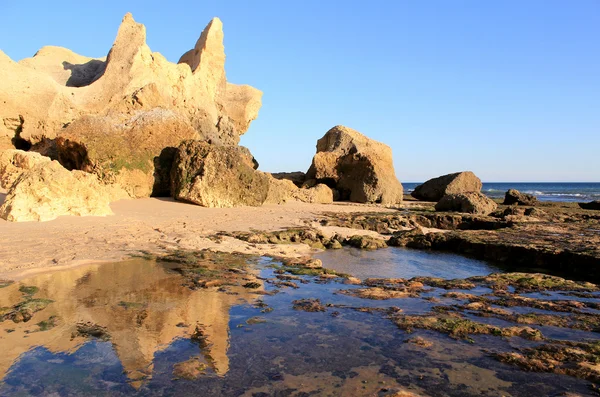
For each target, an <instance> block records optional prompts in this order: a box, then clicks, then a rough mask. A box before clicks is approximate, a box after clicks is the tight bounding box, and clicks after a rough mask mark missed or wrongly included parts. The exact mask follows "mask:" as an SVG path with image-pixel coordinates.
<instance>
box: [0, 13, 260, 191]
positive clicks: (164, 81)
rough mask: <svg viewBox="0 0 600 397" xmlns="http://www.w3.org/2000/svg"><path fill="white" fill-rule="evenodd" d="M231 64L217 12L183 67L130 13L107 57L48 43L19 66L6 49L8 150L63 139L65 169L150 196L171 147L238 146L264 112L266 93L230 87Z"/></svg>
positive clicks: (0, 134)
mask: <svg viewBox="0 0 600 397" xmlns="http://www.w3.org/2000/svg"><path fill="white" fill-rule="evenodd" d="M224 64H225V53H224V47H223V30H222V24H221V21H220V20H219V19H217V18H215V19H213V20H212V21H211V22H210V23H209V25H208V26H207V27H206V29H205V30H204V31H203V32H202V35H201V36H200V39H199V40H198V42H197V43H196V45H195V47H194V49H193V50H190V52H188V53H187V54H186V55H184V56H183V57H182V59H181V60H180V63H179V64H174V63H170V62H168V61H167V60H166V59H165V58H164V57H163V56H162V55H161V54H159V53H153V52H151V51H150V48H149V47H148V46H147V45H146V31H145V27H144V26H143V25H141V24H138V23H136V22H135V21H134V20H133V17H132V16H131V15H130V14H127V15H126V16H125V18H124V19H123V22H122V24H121V26H120V28H119V31H118V34H117V37H116V40H115V42H114V44H113V47H112V48H111V50H110V52H109V53H108V56H107V57H106V59H91V58H86V57H82V56H80V55H77V54H75V53H73V52H71V51H69V50H67V49H64V48H59V47H44V48H42V49H41V50H40V51H39V52H38V53H37V54H36V55H35V56H34V57H33V58H29V59H24V60H22V61H20V62H18V63H17V62H13V61H12V60H11V59H10V58H8V57H7V56H6V55H5V54H3V53H2V52H0V101H2V103H3V106H2V107H0V150H2V149H6V148H9V147H10V148H14V147H17V148H23V149H29V148H33V150H36V149H38V148H43V149H47V148H48V147H51V146H52V145H48V142H49V141H50V142H51V141H53V140H55V139H56V144H57V146H58V153H59V155H58V159H59V161H61V163H63V164H64V165H65V166H66V167H67V168H69V169H81V170H85V171H88V172H93V173H95V174H96V175H97V176H98V177H99V178H100V180H101V181H102V182H106V183H113V182H117V183H119V184H121V185H122V186H123V187H124V188H125V189H126V190H127V191H128V193H129V194H130V195H131V196H133V197H143V196H148V195H150V194H151V192H152V191H153V185H154V180H153V175H154V171H155V170H154V161H155V159H156V158H157V157H159V156H160V154H161V152H162V150H163V149H164V148H165V147H168V146H171V147H175V146H178V145H179V143H181V142H182V141H183V140H186V139H206V140H208V141H210V142H212V143H215V144H237V143H238V142H239V137H240V135H242V134H243V133H245V132H246V130H247V129H248V127H249V124H250V122H251V121H252V120H254V119H255V118H256V116H257V114H258V110H259V108H260V106H261V96H262V93H261V92H260V91H258V90H256V89H254V88H252V87H249V86H237V85H234V84H230V83H228V82H227V81H226V76H225V69H224ZM57 138H58V139H57Z"/></svg>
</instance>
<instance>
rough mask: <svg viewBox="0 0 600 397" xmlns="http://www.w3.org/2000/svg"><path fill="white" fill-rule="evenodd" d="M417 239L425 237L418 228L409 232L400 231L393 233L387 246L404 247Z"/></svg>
mask: <svg viewBox="0 0 600 397" xmlns="http://www.w3.org/2000/svg"><path fill="white" fill-rule="evenodd" d="M419 237H423V238H424V237H425V233H424V232H423V229H421V228H420V227H416V228H414V229H411V230H402V231H399V232H396V233H394V235H393V236H392V237H390V239H389V240H388V242H387V244H388V245H389V246H390V247H406V246H407V245H408V244H409V243H411V242H413V241H415V240H417V239H418V238H419Z"/></svg>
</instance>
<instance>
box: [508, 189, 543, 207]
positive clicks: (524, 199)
mask: <svg viewBox="0 0 600 397" xmlns="http://www.w3.org/2000/svg"><path fill="white" fill-rule="evenodd" d="M536 203H537V197H535V196H534V195H533V194H527V193H521V192H519V191H518V190H516V189H509V190H508V191H507V192H506V194H505V195H504V203H502V204H504V205H513V204H516V205H535V204H536Z"/></svg>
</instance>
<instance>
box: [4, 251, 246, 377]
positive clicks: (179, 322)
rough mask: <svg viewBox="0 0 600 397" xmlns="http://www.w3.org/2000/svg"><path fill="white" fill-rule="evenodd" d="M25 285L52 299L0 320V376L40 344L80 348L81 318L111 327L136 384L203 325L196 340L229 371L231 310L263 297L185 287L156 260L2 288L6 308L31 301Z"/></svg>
mask: <svg viewBox="0 0 600 397" xmlns="http://www.w3.org/2000/svg"><path fill="white" fill-rule="evenodd" d="M24 285H27V286H31V287H36V288H37V289H38V292H36V293H35V295H34V297H35V298H36V299H39V298H48V299H51V300H52V301H53V302H52V303H51V304H49V305H48V306H47V307H46V308H45V309H43V310H41V311H39V312H37V313H35V314H34V315H33V317H32V318H31V319H30V320H29V321H27V322H18V323H15V322H13V321H9V320H6V321H4V322H1V323H0V345H1V346H2V354H1V355H0V379H2V378H4V377H5V375H6V373H7V371H8V370H9V368H10V367H11V365H12V364H13V363H14V362H15V360H16V359H17V358H18V357H19V356H20V355H21V354H23V353H24V352H26V351H28V350H30V349H32V348H33V347H36V346H43V347H44V348H45V349H47V350H48V351H49V352H52V353H67V354H72V353H73V352H75V351H76V350H78V349H79V348H80V347H81V345H82V344H83V343H84V342H86V340H87V339H86V338H84V337H82V336H81V328H82V324H85V326H87V327H88V328H89V327H93V326H96V325H97V326H99V327H103V328H104V329H105V333H106V334H107V335H108V336H109V337H110V339H109V340H110V343H111V344H112V347H113V349H114V351H115V353H116V355H117V357H118V359H119V361H120V362H121V364H122V366H123V370H124V371H125V374H126V376H127V377H128V379H129V380H130V382H131V384H132V385H133V386H134V387H139V386H140V385H141V384H142V382H143V381H144V380H146V379H149V378H150V377H151V374H152V372H153V360H154V357H155V355H156V353H157V352H158V351H160V350H162V349H164V348H166V347H167V346H169V345H170V344H171V343H172V342H173V341H174V340H176V339H177V338H181V337H187V338H189V337H190V336H192V335H193V334H194V333H195V332H196V333H197V331H200V332H201V335H200V338H197V340H199V341H201V342H202V343H198V344H199V345H200V347H201V348H202V349H203V354H204V355H205V356H206V357H207V358H208V359H207V360H206V361H207V362H208V363H209V365H208V366H209V369H210V370H211V371H214V373H216V374H218V375H224V374H225V373H227V371H228V370H229V359H228V357H227V349H228V348H229V310H230V308H231V306H233V305H235V304H240V303H244V302H249V301H252V300H253V299H254V298H255V297H256V296H257V295H256V294H255V293H253V292H249V290H247V289H245V288H242V287H229V289H228V292H227V293H224V292H217V291H216V290H214V289H212V290H210V289H201V290H190V289H189V288H185V287H183V286H182V278H181V276H180V275H178V274H176V273H173V272H169V271H167V270H166V269H165V268H164V267H162V266H160V265H158V264H156V263H155V262H153V261H147V260H133V261H129V262H123V263H114V264H104V265H94V266H87V267H81V268H76V269H72V270H68V271H61V272H56V273H52V274H44V275H39V276H36V277H33V278H30V279H28V280H26V281H25V282H23V283H15V284H13V285H10V286H8V287H5V288H3V289H1V290H0V307H10V306H13V305H16V304H18V303H19V302H22V301H24V300H25V299H26V298H27V295H26V294H24V293H23V292H22V291H23V286H24ZM20 289H21V291H20ZM39 324H42V325H41V326H40V325H39ZM78 324H79V327H78ZM53 325H54V326H53ZM85 326H83V328H84V331H85ZM46 328H47V329H46ZM88 331H89V330H88Z"/></svg>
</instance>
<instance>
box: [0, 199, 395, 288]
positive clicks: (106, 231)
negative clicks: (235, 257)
mask: <svg viewBox="0 0 600 397" xmlns="http://www.w3.org/2000/svg"><path fill="white" fill-rule="evenodd" d="M0 194H1V196H0V202H1V201H2V200H3V199H4V197H3V196H4V194H5V192H0ZM111 209H112V210H113V212H114V215H112V216H106V217H73V216H63V217H59V218H58V219H55V220H53V221H49V222H23V223H12V222H7V221H5V220H0V241H2V244H1V245H0V278H9V279H19V278H22V277H24V276H26V275H29V274H32V273H36V272H40V271H46V270H52V269H54V270H57V269H61V268H65V267H70V266H76V265H81V264H86V263H93V262H109V261H119V260H123V259H126V258H128V257H130V256H132V255H136V254H139V253H140V252H141V251H148V252H160V251H162V250H165V249H203V248H212V249H215V250H218V251H223V252H232V251H235V252H245V253H252V254H272V255H282V256H299V255H306V254H308V253H310V252H312V250H311V249H310V248H309V247H308V246H306V245H303V244H298V245H293V246H292V245H289V246H282V245H270V244H261V245H260V246H259V247H257V246H256V244H254V245H253V244H248V243H246V242H243V241H241V240H238V239H234V238H228V237H224V238H223V239H221V241H219V242H217V241H215V239H210V238H209V237H210V236H214V235H215V234H216V233H218V232H234V231H250V230H252V229H255V230H265V231H270V230H277V229H282V228H286V227H294V226H300V225H305V224H306V222H307V221H308V222H310V221H312V220H315V219H317V218H318V217H319V215H321V214H324V213H328V212H338V213H351V212H365V211H366V210H368V211H369V212H391V211H394V210H389V209H386V208H382V207H377V206H365V205H360V204H347V203H336V204H306V203H288V204H285V205H265V206H262V207H237V208H204V207H200V206H196V205H189V204H185V203H181V202H176V201H174V200H172V199H166V198H147V199H137V200H121V201H118V202H115V203H112V204H111ZM356 232H357V231H354V234H356Z"/></svg>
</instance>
